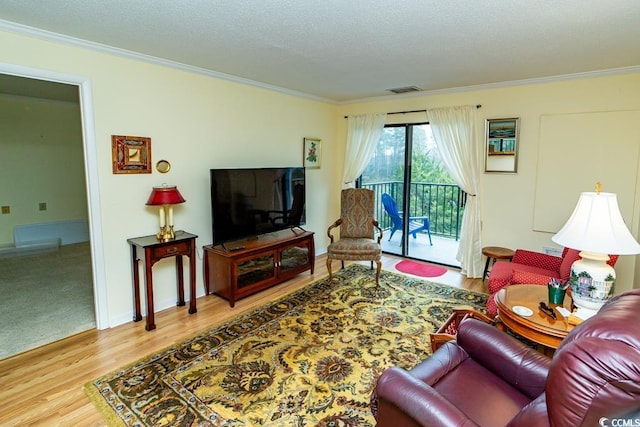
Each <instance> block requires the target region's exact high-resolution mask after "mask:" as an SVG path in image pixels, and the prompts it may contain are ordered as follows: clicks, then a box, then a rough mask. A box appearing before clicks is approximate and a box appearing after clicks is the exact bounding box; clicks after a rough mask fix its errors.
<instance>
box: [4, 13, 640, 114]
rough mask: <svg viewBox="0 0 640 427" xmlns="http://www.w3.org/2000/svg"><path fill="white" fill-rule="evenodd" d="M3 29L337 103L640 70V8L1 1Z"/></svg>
mask: <svg viewBox="0 0 640 427" xmlns="http://www.w3.org/2000/svg"><path fill="white" fill-rule="evenodd" d="M0 20H3V21H5V22H4V24H12V23H16V24H20V25H24V26H27V27H32V28H37V29H41V30H46V31H48V32H52V33H56V34H60V35H65V36H69V37H73V38H76V39H81V40H85V41H91V42H94V43H98V44H101V45H106V46H110V47H115V48H119V49H123V50H126V51H131V52H136V53H141V54H145V55H148V56H152V57H156V58H161V59H164V60H170V61H175V62H177V63H181V64H186V65H189V66H192V67H197V68H200V69H204V70H210V71H213V72H214V74H217V73H220V74H224V75H229V76H234V77H238V78H240V79H246V80H249V81H251V82H257V83H258V84H261V85H266V86H273V87H276V88H283V89H285V90H287V91H290V92H296V93H300V94H306V95H310V96H312V97H317V98H321V99H326V100H332V101H335V102H348V101H352V100H360V99H364V98H370V97H379V96H385V95H389V94H390V92H388V91H387V89H391V88H397V87H403V86H417V87H420V88H422V89H424V90H427V91H435V90H445V89H451V88H460V87H467V86H476V85H487V84H498V83H502V82H513V81H519V80H530V79H545V78H549V77H554V76H566V75H571V74H577V73H590V72H597V71H602V70H612V69H618V68H623V69H626V68H627V67H634V68H635V67H638V66H640V1H639V0H607V1H604V0H562V1H557V0H484V1H480V0H467V1H442V0H437V1H436V0H323V1H310V0H233V1H232V0H228V1H212V0H190V1H187V0H181V1H176V0H136V1H127V0H100V1H88V0H58V1H52V0H29V1H25V0H2V2H1V3H0ZM15 27H16V28H18V29H20V27H19V26H15ZM4 28H6V25H5V26H4ZM636 71H637V70H636ZM223 77H224V76H223Z"/></svg>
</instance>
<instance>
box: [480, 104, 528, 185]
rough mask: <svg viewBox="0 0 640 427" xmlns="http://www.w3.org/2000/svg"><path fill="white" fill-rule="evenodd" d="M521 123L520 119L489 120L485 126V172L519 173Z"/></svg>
mask: <svg viewBox="0 0 640 427" xmlns="http://www.w3.org/2000/svg"><path fill="white" fill-rule="evenodd" d="M519 121H520V119H519V118H518V117H510V118H505V119H487V122H486V126H485V132H486V135H485V158H484V166H485V167H484V171H485V172H506V173H516V172H517V170H518V148H519V142H518V125H519Z"/></svg>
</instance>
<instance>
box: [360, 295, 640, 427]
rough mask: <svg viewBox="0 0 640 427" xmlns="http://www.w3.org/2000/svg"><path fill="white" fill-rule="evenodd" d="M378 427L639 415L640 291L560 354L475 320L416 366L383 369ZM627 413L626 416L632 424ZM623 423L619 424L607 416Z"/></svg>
mask: <svg viewBox="0 0 640 427" xmlns="http://www.w3.org/2000/svg"><path fill="white" fill-rule="evenodd" d="M372 410H373V411H374V414H375V416H376V419H377V426H378V427H409V426H411V427H414V426H430V427H437V426H491V427H499V426H510V427H519V426H554V427H562V426H567V427H569V426H570V427H578V426H598V425H602V424H599V421H600V420H601V419H602V418H603V417H605V418H606V420H605V421H606V422H608V423H611V422H612V420H614V419H616V420H618V424H617V425H635V424H633V422H636V423H637V422H640V421H639V420H640V289H634V290H632V291H628V292H626V293H623V294H620V295H618V296H616V297H614V298H612V299H611V300H610V301H609V302H607V303H606V304H605V305H604V306H603V307H602V308H601V309H600V311H599V313H598V314H597V315H595V316H593V317H592V318H590V319H588V320H587V321H585V322H583V323H582V324H580V325H578V326H577V327H576V328H574V329H573V330H572V331H571V332H570V333H569V335H568V336H567V337H566V338H565V339H564V341H563V342H562V343H561V345H560V346H559V348H558V349H557V350H556V352H555V354H554V356H553V358H548V357H547V356H545V355H543V354H542V353H539V352H537V351H535V350H533V349H531V348H529V347H527V346H526V345H524V344H523V343H521V342H520V341H518V340H516V339H515V338H513V337H512V336H510V335H508V334H506V333H504V332H502V331H500V330H499V329H497V328H495V327H492V326H491V325H488V324H486V323H483V322H481V321H479V320H476V319H466V320H464V321H462V323H461V324H460V329H459V331H458V335H457V340H456V341H450V342H448V343H446V344H444V345H443V346H442V347H441V348H439V349H438V351H436V352H435V353H434V354H433V356H431V357H430V358H429V359H427V360H425V361H424V362H422V363H421V364H420V365H418V366H416V367H415V368H414V369H412V370H411V371H405V370H402V369H400V368H397V367H394V368H390V369H388V370H386V371H385V372H383V374H382V375H381V376H380V378H379V380H378V382H377V385H376V389H375V392H374V394H373V397H372ZM622 419H627V420H630V421H627V424H624V421H620V420H622ZM605 425H614V424H605Z"/></svg>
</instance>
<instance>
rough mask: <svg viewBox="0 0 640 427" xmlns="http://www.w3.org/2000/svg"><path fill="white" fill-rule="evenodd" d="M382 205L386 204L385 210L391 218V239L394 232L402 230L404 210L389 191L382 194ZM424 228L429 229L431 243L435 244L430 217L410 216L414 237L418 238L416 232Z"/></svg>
mask: <svg viewBox="0 0 640 427" xmlns="http://www.w3.org/2000/svg"><path fill="white" fill-rule="evenodd" d="M382 205H383V206H384V210H385V211H386V212H387V215H389V217H390V218H391V223H392V228H391V235H390V236H389V240H391V238H392V237H393V233H395V232H396V231H397V230H400V232H402V212H399V211H398V205H397V204H396V201H395V200H393V197H391V196H390V195H388V194H387V193H384V194H382ZM422 230H426V231H427V235H428V236H429V244H430V245H431V246H433V243H432V242H431V230H430V229H429V218H428V217H426V216H415V217H409V234H411V235H412V236H413V238H414V239H415V238H416V234H417V233H419V232H421V231H422ZM403 238H404V236H403ZM400 244H402V239H400Z"/></svg>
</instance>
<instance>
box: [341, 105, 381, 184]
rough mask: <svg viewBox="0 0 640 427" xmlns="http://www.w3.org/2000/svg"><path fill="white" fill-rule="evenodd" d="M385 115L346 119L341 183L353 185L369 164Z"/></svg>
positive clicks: (366, 115) (359, 116)
mask: <svg viewBox="0 0 640 427" xmlns="http://www.w3.org/2000/svg"><path fill="white" fill-rule="evenodd" d="M386 119H387V113H373V114H362V115H358V116H349V117H348V118H347V148H346V150H345V156H344V171H343V173H342V182H343V183H344V184H350V183H353V182H354V181H355V180H356V179H357V178H358V177H359V176H360V175H362V172H364V169H365V168H366V167H367V164H369V161H370V160H371V156H373V153H374V151H375V149H376V144H377V143H378V141H379V140H380V134H381V133H382V130H383V129H384V122H385V120H386Z"/></svg>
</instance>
